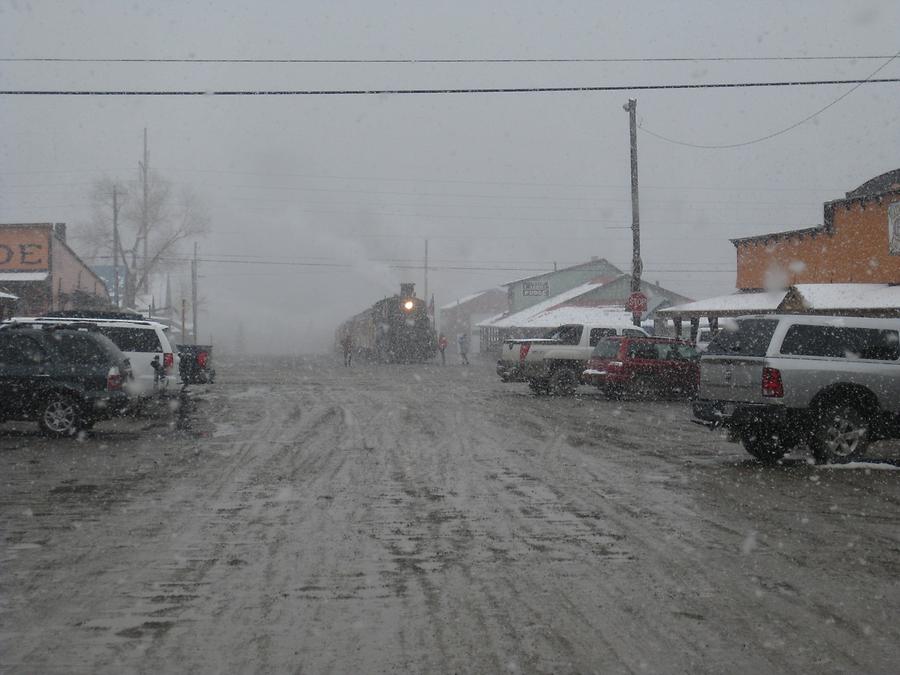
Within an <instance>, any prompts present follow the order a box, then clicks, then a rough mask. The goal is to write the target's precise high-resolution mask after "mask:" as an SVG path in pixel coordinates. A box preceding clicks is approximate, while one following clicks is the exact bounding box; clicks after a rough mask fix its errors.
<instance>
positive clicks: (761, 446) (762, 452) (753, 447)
mask: <svg viewBox="0 0 900 675" xmlns="http://www.w3.org/2000/svg"><path fill="white" fill-rule="evenodd" d="M741 443H742V444H743V446H744V449H745V450H746V451H747V452H748V453H750V454H751V455H753V456H754V457H756V459H758V460H759V461H760V462H765V463H766V464H771V463H773V462H777V461H778V460H779V459H781V458H782V457H784V455H785V453H786V452H787V450H788V449H787V445H786V444H785V442H784V440H783V439H782V437H781V434H779V433H778V432H777V431H776V430H774V429H772V428H771V427H764V426H760V427H757V428H756V429H746V430H744V431H742V432H741Z"/></svg>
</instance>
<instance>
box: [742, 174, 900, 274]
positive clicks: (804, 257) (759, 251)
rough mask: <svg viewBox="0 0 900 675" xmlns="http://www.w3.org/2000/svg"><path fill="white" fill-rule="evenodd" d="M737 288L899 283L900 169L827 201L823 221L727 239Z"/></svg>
mask: <svg viewBox="0 0 900 675" xmlns="http://www.w3.org/2000/svg"><path fill="white" fill-rule="evenodd" d="M731 243H733V244H734V246H735V248H736V249H737V282H736V286H737V288H738V289H740V290H759V289H764V288H776V287H777V288H784V287H787V286H789V285H793V284H811V283H870V284H872V283H882V284H898V283H900V169H895V170H893V171H889V172H887V173H885V174H882V175H880V176H877V177H876V178H873V179H872V180H869V181H867V182H865V183H863V184H862V185H861V186H860V187H858V188H857V189H855V190H853V191H851V192H848V193H847V195H846V197H845V198H844V199H837V200H834V201H831V202H826V203H825V207H824V217H823V224H822V225H820V226H816V227H809V228H804V229H800V230H791V231H787V232H776V233H773V234H762V235H757V236H753V237H743V238H741V239H732V240H731Z"/></svg>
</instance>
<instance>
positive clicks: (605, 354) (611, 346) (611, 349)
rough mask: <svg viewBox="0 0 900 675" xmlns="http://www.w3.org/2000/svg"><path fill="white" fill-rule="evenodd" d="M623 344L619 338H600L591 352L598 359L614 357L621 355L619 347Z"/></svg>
mask: <svg viewBox="0 0 900 675" xmlns="http://www.w3.org/2000/svg"><path fill="white" fill-rule="evenodd" d="M621 346H622V343H621V341H619V340H600V342H598V343H597V345H596V346H595V347H594V351H592V352H591V356H594V357H596V358H598V359H614V358H616V357H617V356H618V355H619V347H621Z"/></svg>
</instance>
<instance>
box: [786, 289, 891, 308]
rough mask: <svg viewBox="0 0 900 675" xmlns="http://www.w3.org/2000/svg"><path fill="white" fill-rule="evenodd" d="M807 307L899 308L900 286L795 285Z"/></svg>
mask: <svg viewBox="0 0 900 675" xmlns="http://www.w3.org/2000/svg"><path fill="white" fill-rule="evenodd" d="M793 288H794V290H795V292H796V293H797V294H798V295H799V296H800V299H801V300H802V301H803V305H804V307H806V308H807V309H811V310H825V309H898V308H900V286H890V285H888V284H796V285H795V286H794V287H793Z"/></svg>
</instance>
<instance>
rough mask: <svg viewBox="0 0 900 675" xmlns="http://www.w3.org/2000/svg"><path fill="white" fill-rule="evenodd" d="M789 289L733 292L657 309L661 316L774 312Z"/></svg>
mask: <svg viewBox="0 0 900 675" xmlns="http://www.w3.org/2000/svg"><path fill="white" fill-rule="evenodd" d="M785 295H787V291H764V292H761V293H732V294H731V295H720V296H717V297H715V298H705V299H704V300H695V301H694V302H686V303H685V304H683V305H675V306H674V307H667V308H666V309H660V310H657V314H659V315H660V316H677V315H679V314H692V313H697V312H715V313H722V312H727V313H733V312H740V313H745V314H754V313H757V312H763V313H765V312H774V311H775V310H776V309H778V306H779V305H780V304H781V301H782V300H784V296H785Z"/></svg>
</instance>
